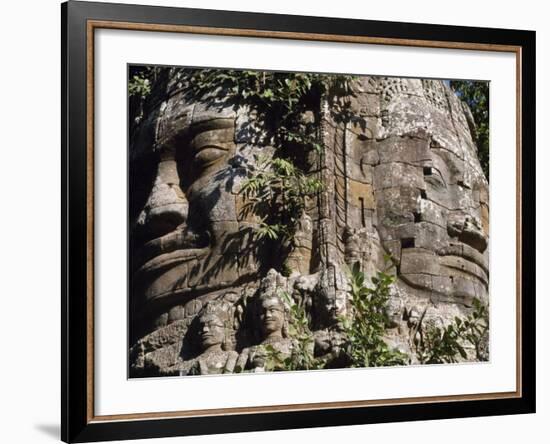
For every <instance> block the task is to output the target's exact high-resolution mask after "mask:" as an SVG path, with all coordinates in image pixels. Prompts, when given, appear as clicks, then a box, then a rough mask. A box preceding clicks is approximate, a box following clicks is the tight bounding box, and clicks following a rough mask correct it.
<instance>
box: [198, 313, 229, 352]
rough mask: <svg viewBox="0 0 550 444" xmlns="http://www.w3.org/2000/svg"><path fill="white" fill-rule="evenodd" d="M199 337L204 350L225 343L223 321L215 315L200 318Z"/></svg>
mask: <svg viewBox="0 0 550 444" xmlns="http://www.w3.org/2000/svg"><path fill="white" fill-rule="evenodd" d="M198 331H199V335H200V340H201V346H202V349H203V350H206V349H208V348H210V347H213V346H217V345H220V346H221V344H222V343H223V341H224V339H225V326H224V323H223V321H222V320H221V319H220V318H219V317H218V316H216V315H214V314H206V315H203V316H201V317H200V318H199V329H198Z"/></svg>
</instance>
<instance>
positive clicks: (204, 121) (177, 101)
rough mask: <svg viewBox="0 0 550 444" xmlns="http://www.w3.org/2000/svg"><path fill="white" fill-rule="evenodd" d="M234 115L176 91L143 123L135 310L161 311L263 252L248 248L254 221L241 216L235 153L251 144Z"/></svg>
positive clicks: (135, 150)
mask: <svg viewBox="0 0 550 444" xmlns="http://www.w3.org/2000/svg"><path fill="white" fill-rule="evenodd" d="M237 117H238V112H236V111H234V109H233V107H229V106H224V104H223V103H222V104H219V103H218V104H215V105H210V104H207V103H201V102H197V101H192V102H191V101H188V100H187V99H186V98H185V96H184V95H183V93H177V94H174V95H172V96H170V97H169V98H167V99H166V100H165V101H164V102H162V103H161V104H160V105H159V106H158V107H157V109H156V110H155V111H154V112H152V113H150V117H149V118H148V120H147V121H145V122H143V123H142V125H141V129H140V133H139V134H138V136H137V137H136V138H135V141H136V142H135V143H134V144H133V145H131V156H132V157H131V166H130V176H131V184H130V187H131V190H132V191H133V192H134V194H139V193H141V194H142V196H143V197H142V198H141V199H140V198H138V197H134V199H133V200H134V201H135V202H138V203H140V204H134V208H132V209H131V216H133V223H132V226H131V229H132V234H131V241H132V244H131V249H132V251H131V255H130V256H131V260H132V270H133V273H132V285H133V290H132V297H133V298H134V304H135V305H136V306H137V307H138V308H137V309H136V311H138V312H155V310H156V312H157V313H158V312H160V311H161V310H162V309H168V308H170V306H171V305H174V304H175V303H177V302H180V301H182V302H185V301H186V300H188V296H187V295H190V294H193V293H195V294H196V293H197V292H199V293H200V294H208V293H209V292H212V291H216V290H219V289H223V288H228V287H232V286H233V287H234V286H235V285H236V283H237V282H238V281H239V280H243V279H246V278H247V277H249V276H253V275H254V273H255V272H256V271H257V268H258V260H257V256H258V250H257V249H251V250H247V246H250V243H249V242H248V240H249V238H250V236H251V235H252V230H251V227H252V226H253V224H254V222H253V221H249V220H246V218H244V217H241V216H240V213H239V208H240V205H242V197H241V196H240V195H239V194H238V191H239V184H240V181H241V180H242V178H243V177H244V170H243V167H242V165H241V164H239V163H238V161H237V159H239V158H241V159H242V158H243V157H242V156H241V154H240V153H238V151H239V148H243V150H245V151H246V149H253V148H250V147H244V146H243V145H244V144H241V145H238V144H237V143H236V139H237V137H236V121H237ZM241 152H242V150H241ZM250 157H251V158H252V156H250ZM144 171H145V172H146V174H145V173H144ZM147 177H148V178H149V180H146V179H147ZM147 185H149V186H147ZM243 219H244V220H243ZM139 307H141V308H139ZM151 307H153V308H152V309H151Z"/></svg>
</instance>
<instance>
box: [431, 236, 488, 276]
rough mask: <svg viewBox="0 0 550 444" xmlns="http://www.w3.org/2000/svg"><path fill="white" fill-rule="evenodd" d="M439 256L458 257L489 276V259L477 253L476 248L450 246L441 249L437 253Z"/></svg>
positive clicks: (460, 245) (462, 245)
mask: <svg viewBox="0 0 550 444" xmlns="http://www.w3.org/2000/svg"><path fill="white" fill-rule="evenodd" d="M436 253H437V254H438V255H439V256H443V257H445V256H456V257H459V258H462V259H465V260H466V261H468V262H471V263H473V264H475V265H477V266H478V267H480V268H481V270H482V271H483V272H484V274H485V276H488V275H489V265H488V263H487V259H486V258H485V256H483V254H481V253H480V252H479V251H477V250H476V249H475V248H472V247H470V246H469V245H466V244H458V243H457V244H450V245H448V246H446V247H443V248H440V249H439V250H438V251H437V252H436Z"/></svg>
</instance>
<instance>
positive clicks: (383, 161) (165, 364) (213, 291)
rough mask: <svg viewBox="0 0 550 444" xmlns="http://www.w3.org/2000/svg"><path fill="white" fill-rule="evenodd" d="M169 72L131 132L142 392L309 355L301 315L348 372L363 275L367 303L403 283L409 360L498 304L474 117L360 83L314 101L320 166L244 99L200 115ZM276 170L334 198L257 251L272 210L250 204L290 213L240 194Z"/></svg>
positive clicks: (312, 122)
mask: <svg viewBox="0 0 550 444" xmlns="http://www.w3.org/2000/svg"><path fill="white" fill-rule="evenodd" d="M161 71H162V72H161ZM161 71H159V72H160V74H159V75H158V76H157V77H156V80H155V81H154V82H153V83H152V84H151V95H150V97H149V98H148V99H147V100H146V101H145V102H144V104H142V106H143V108H142V109H141V115H140V116H139V119H137V120H138V122H139V123H138V124H136V125H133V126H132V127H131V141H130V156H129V157H130V168H129V177H130V179H129V182H130V183H129V190H130V194H129V227H130V237H129V258H130V259H129V260H130V265H129V273H130V276H129V282H130V284H129V291H130V296H129V301H130V343H131V347H130V355H129V356H130V357H129V360H130V363H129V366H130V374H131V376H132V377H134V376H136V377H144V376H159V375H177V374H181V375H195V374H197V375H204V374H219V373H232V372H235V371H260V370H261V369H263V368H264V367H265V362H266V347H268V348H269V349H270V350H271V349H272V350H274V352H275V353H279V354H280V356H283V357H289V356H291V355H292V353H293V351H295V350H296V348H295V345H296V340H295V338H293V337H291V332H292V331H294V330H295V329H293V327H294V326H293V324H292V322H296V320H295V319H293V316H296V314H295V311H293V308H292V307H291V305H293V304H295V305H296V307H299V308H300V310H303V313H304V316H305V318H306V320H307V323H308V325H307V327H308V329H309V331H310V332H311V349H312V353H314V355H315V356H316V357H325V358H326V360H327V362H331V363H332V364H331V365H333V366H335V367H338V366H347V365H348V364H349V362H348V361H346V359H344V358H343V357H342V356H343V355H342V353H343V350H344V349H345V344H346V336H345V333H344V329H343V327H342V321H343V320H344V319H348V320H349V319H352V318H353V316H354V313H355V312H354V310H353V307H352V301H351V300H350V298H351V296H350V286H349V279H348V274H347V270H348V269H349V268H350V267H352V266H353V265H354V264H358V265H357V266H358V267H359V269H360V270H361V271H362V272H363V273H364V274H365V285H371V278H372V277H374V276H376V274H377V272H379V271H381V270H386V271H387V272H388V273H390V274H394V275H395V277H396V284H395V285H394V286H393V287H392V292H391V295H390V298H389V301H388V304H387V305H388V306H387V314H388V326H387V329H388V331H387V337H388V341H390V340H391V342H392V344H395V346H396V347H401V348H403V349H405V348H407V347H410V344H411V343H412V342H414V338H415V337H417V336H416V335H420V334H421V332H420V331H419V329H418V325H419V322H422V321H430V322H431V321H433V322H436V321H437V322H439V321H441V322H442V323H443V324H445V323H448V322H451V321H452V320H453V319H454V318H455V316H464V315H467V314H468V313H470V311H471V307H472V303H473V300H474V299H479V300H481V301H484V302H488V297H489V296H488V288H489V234H490V233H489V186H488V182H487V179H486V178H485V176H484V174H483V171H482V169H481V166H480V163H479V160H478V157H477V148H476V145H475V143H474V141H473V138H472V131H473V130H474V128H475V124H474V122H473V117H472V115H471V113H470V111H469V109H468V107H467V105H465V104H464V103H463V102H462V101H461V100H460V99H459V98H458V97H457V96H456V95H455V93H454V92H453V91H452V90H451V89H450V87H449V86H448V85H447V84H446V83H445V82H443V81H439V80H426V79H402V78H392V77H374V76H365V77H358V78H356V79H355V80H354V81H353V82H352V84H351V86H352V87H351V90H352V93H351V94H349V95H348V96H345V97H325V96H323V97H319V98H318V99H319V100H318V101H315V100H311V98H310V101H309V102H308V107H309V108H311V109H309V108H308V109H307V110H306V111H303V112H302V114H303V116H302V121H301V123H300V124H301V125H302V126H307V125H309V126H313V127H314V128H315V131H316V132H315V134H318V135H319V137H320V143H319V145H320V146H322V153H321V154H319V152H317V151H315V150H312V149H311V148H306V145H304V144H301V142H300V143H299V142H296V141H293V142H292V144H291V145H288V146H285V147H284V149H282V148H281V147H278V146H277V145H276V142H277V140H276V138H275V137H274V136H273V134H271V133H270V132H269V131H270V130H269V125H267V127H266V126H265V125H264V126H261V117H262V113H261V112H259V111H258V109H255V108H254V106H253V105H252V104H251V103H252V102H250V100H247V98H246V97H245V96H244V95H243V96H242V97H240V96H239V97H237V98H235V97H234V96H231V94H230V91H228V90H224V89H223V88H221V89H216V90H213V91H211V92H210V93H209V94H207V95H205V96H201V97H198V96H196V95H194V94H195V93H194V92H193V91H194V89H193V85H192V84H190V83H189V82H188V81H186V79H187V78H188V77H187V76H188V75H189V72H190V71H189V70H187V69H185V68H163V69H162V70H161ZM260 77H261V76H260ZM331 94H332V93H331ZM230 98H231V99H230ZM334 103H340V104H342V105H345V107H346V109H347V110H349V113H350V115H352V116H353V118H352V119H349V120H348V121H345V120H344V119H342V118H341V116H340V118H339V117H338V115H337V114H336V113H335V112H334V111H333V110H332V111H331V109H330V106H331V104H334ZM312 104H313V105H312ZM269 123H270V124H271V126H273V124H274V123H273V122H269ZM266 128H268V129H266ZM271 131H272V130H271ZM277 158H285V159H291V160H292V161H293V162H295V163H296V166H297V167H298V168H300V171H303V173H304V176H305V177H307V178H309V179H316V180H318V181H319V182H320V183H321V185H322V187H320V189H319V191H318V192H316V193H314V194H311V195H310V196H309V197H308V199H306V200H305V201H304V205H303V207H300V210H299V212H298V213H297V214H296V217H295V218H294V219H293V222H292V223H293V224H294V225H292V227H291V228H292V229H289V230H288V232H291V233H292V236H291V239H286V240H285V242H282V244H281V245H279V244H277V242H276V241H273V239H270V237H269V236H263V237H262V236H259V235H258V233H259V232H261V230H260V229H261V228H262V227H265V224H266V221H269V220H270V219H269V217H273V216H274V211H275V210H273V209H270V210H269V211H271V213H270V212H269V211H268V212H267V213H265V212H264V213H261V211H260V210H258V206H257V205H256V207H254V205H251V204H254V203H256V204H258V201H260V202H261V203H262V204H265V205H268V204H271V205H273V208H286V207H284V205H288V202H287V201H285V202H282V201H281V199H280V198H279V200H277V198H273V197H270V196H269V195H268V194H266V195H265V196H262V198H261V199H260V198H258V199H257V201H256V202H255V201H253V200H252V201H251V200H250V198H248V197H246V196H245V195H244V194H243V193H242V187H243V184H245V183H246V181H247V180H248V179H249V178H250V177H251V175H252V174H253V173H254V172H255V171H258V168H259V164H260V161H261V159H264V160H263V161H265V160H266V159H267V161H270V160H271V161H272V160H273V159H277ZM273 180H275V179H273ZM279 185H280V184H279ZM280 186H282V185H280ZM270 199H271V201H270ZM277 205H278V206H277ZM251 208H255V210H251ZM269 208H271V207H269ZM264 209H265V208H264ZM277 211H282V210H277ZM289 224H290V222H289ZM289 227H290V225H289ZM287 228H288V227H287ZM274 268H276V269H277V271H276V270H275V269H274ZM289 298H290V299H289ZM289 301H291V303H289ZM294 310H295V309H294ZM420 318H422V319H421V320H420V321H419V319H420ZM411 338H412V339H411ZM407 350H410V348H408V349H407Z"/></svg>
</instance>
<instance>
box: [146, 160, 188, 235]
mask: <svg viewBox="0 0 550 444" xmlns="http://www.w3.org/2000/svg"><path fill="white" fill-rule="evenodd" d="M188 211H189V203H188V202H187V199H186V197H185V195H184V194H183V191H182V190H181V188H180V186H179V176H178V173H177V165H176V161H175V160H174V159H166V160H161V162H159V165H158V169H157V176H156V178H155V183H154V185H153V189H152V190H151V193H150V194H149V197H148V199H147V202H146V203H145V205H144V207H143V210H142V211H141V213H140V215H139V217H138V221H137V224H138V226H139V227H140V229H141V230H142V231H143V232H145V233H146V234H147V236H148V237H150V238H155V237H158V236H162V235H164V234H166V233H170V232H171V231H173V230H175V229H176V228H177V227H178V226H180V225H182V224H184V223H185V222H186V221H187V214H188Z"/></svg>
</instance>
